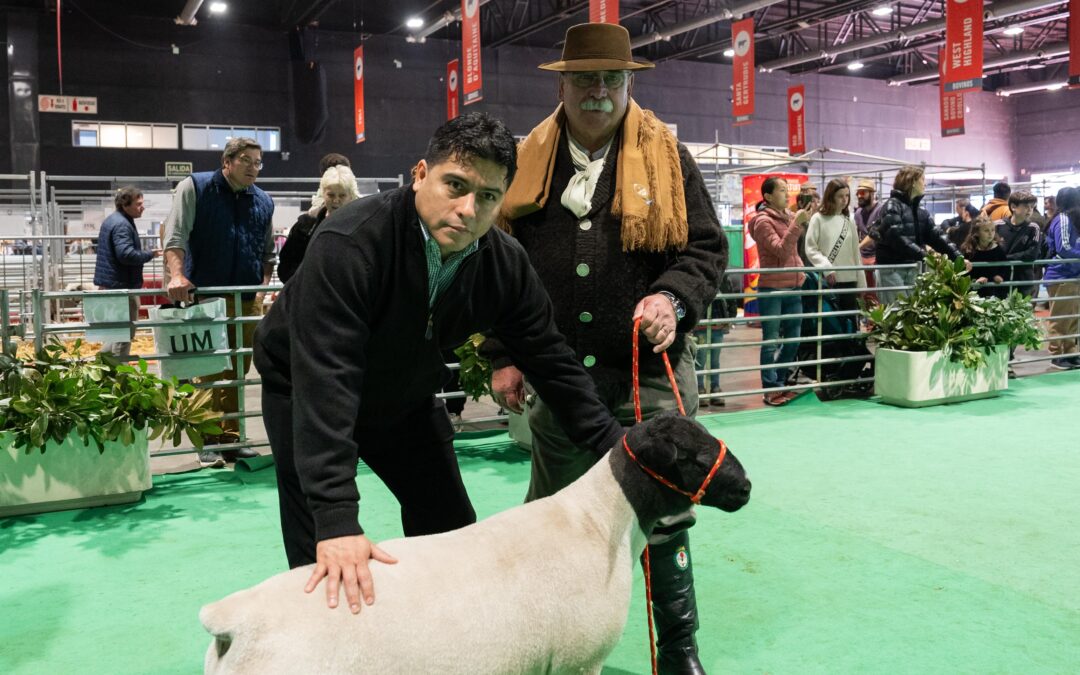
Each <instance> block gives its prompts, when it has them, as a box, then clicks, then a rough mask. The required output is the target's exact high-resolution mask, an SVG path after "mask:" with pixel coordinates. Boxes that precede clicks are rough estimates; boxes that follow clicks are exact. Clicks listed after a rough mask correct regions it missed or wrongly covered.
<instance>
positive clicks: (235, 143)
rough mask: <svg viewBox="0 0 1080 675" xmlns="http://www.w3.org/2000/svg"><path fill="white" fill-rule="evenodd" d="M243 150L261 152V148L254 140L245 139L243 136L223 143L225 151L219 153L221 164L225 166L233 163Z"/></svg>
mask: <svg viewBox="0 0 1080 675" xmlns="http://www.w3.org/2000/svg"><path fill="white" fill-rule="evenodd" d="M245 150H259V151H260V152H261V151H262V146H261V145H259V144H258V143H257V142H256V141H255V139H254V138H245V137H243V136H237V137H236V138H230V139H229V140H228V142H226V143H225V151H224V152H222V153H221V163H222V164H225V163H227V162H231V161H233V160H234V159H236V158H237V157H239V156H240V154H241V153H242V152H244V151H245Z"/></svg>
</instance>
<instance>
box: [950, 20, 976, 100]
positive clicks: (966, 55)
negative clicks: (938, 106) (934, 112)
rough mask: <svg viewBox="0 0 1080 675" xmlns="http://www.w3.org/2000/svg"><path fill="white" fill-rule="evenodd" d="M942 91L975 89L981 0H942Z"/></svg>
mask: <svg viewBox="0 0 1080 675" xmlns="http://www.w3.org/2000/svg"><path fill="white" fill-rule="evenodd" d="M945 54H946V55H947V56H948V65H947V67H946V68H945V73H946V76H945V91H978V90H981V89H982V80H983V3H982V2H980V0H946V4H945Z"/></svg>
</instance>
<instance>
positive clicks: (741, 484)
mask: <svg viewBox="0 0 1080 675" xmlns="http://www.w3.org/2000/svg"><path fill="white" fill-rule="evenodd" d="M627 441H628V442H629V443H630V447H631V448H632V449H633V450H634V453H635V454H636V455H637V456H638V459H639V460H640V461H641V462H642V463H643V464H645V465H646V466H648V467H649V468H650V469H652V470H653V471H655V472H657V473H658V474H660V475H661V476H663V477H664V478H666V479H667V480H669V481H671V482H672V483H674V484H675V485H676V486H677V487H678V488H680V489H681V490H685V491H686V492H690V493H694V492H697V490H698V489H699V488H700V487H701V484H702V482H704V480H705V477H706V476H708V475H709V472H710V471H711V470H712V467H713V465H714V464H715V463H716V458H717V457H718V456H719V454H720V443H719V442H718V441H717V440H716V438H714V437H713V435H712V434H710V433H709V432H708V431H707V430H706V429H705V427H703V426H701V424H700V423H698V422H697V421H695V420H693V419H691V418H689V417H683V416H681V415H678V413H665V414H663V415H660V416H657V417H654V418H653V419H651V420H649V421H647V422H645V423H643V424H639V425H637V426H635V427H633V428H631V429H630V432H629V434H628V436H627ZM749 500H750V479H749V478H747V477H746V471H744V470H743V466H742V464H741V463H740V462H739V460H738V458H736V457H735V455H734V453H732V452H731V450H730V449H729V450H728V452H727V454H726V455H725V456H724V461H723V462H722V463H721V464H720V468H718V469H717V470H716V473H715V475H714V476H713V478H712V480H711V481H710V482H709V486H708V488H707V489H706V490H705V494H704V496H703V497H702V499H701V504H703V505H705V506H712V507H715V508H718V509H722V510H724V511H728V512H731V511H738V510H739V509H740V508H742V507H743V506H744V505H745V504H746V502H747V501H749Z"/></svg>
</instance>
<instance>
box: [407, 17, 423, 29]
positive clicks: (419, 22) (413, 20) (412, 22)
mask: <svg viewBox="0 0 1080 675" xmlns="http://www.w3.org/2000/svg"><path fill="white" fill-rule="evenodd" d="M405 27H406V28H411V29H413V30H416V29H417V28H423V27H424V20H423V19H421V18H420V17H418V16H411V17H409V19H408V20H407V21H406V22H405Z"/></svg>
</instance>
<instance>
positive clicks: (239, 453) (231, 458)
mask: <svg viewBox="0 0 1080 675" xmlns="http://www.w3.org/2000/svg"><path fill="white" fill-rule="evenodd" d="M214 454H215V455H216V454H218V453H216V452H215V453H214ZM221 456H222V457H224V458H225V461H226V462H235V461H236V460H238V459H252V458H254V457H258V456H259V453H258V452H257V451H255V450H253V449H252V448H237V449H235V450H222V451H221Z"/></svg>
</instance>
